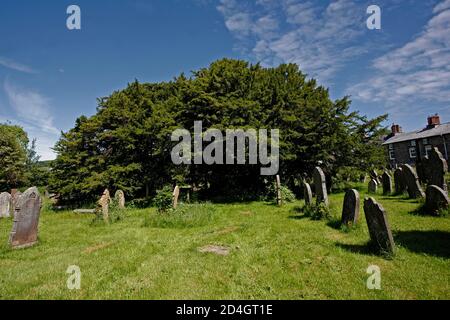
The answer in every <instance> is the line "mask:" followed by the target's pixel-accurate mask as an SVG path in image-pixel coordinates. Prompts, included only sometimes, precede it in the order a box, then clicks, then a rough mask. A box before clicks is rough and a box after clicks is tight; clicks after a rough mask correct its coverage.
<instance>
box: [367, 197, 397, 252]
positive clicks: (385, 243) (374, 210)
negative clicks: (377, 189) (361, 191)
mask: <svg viewBox="0 0 450 320" xmlns="http://www.w3.org/2000/svg"><path fill="white" fill-rule="evenodd" d="M364 213H365V215H366V221H367V227H368V228H369V234H370V239H371V240H372V243H373V244H375V245H376V246H377V248H378V249H380V250H381V251H382V252H387V253H391V254H392V253H394V251H395V244H394V239H393V237H392V232H391V228H390V227H389V223H388V220H387V215H386V211H385V210H384V208H383V207H382V206H381V205H380V204H378V203H377V202H376V201H375V200H374V199H373V198H366V199H365V200H364Z"/></svg>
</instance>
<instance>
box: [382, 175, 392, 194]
mask: <svg viewBox="0 0 450 320" xmlns="http://www.w3.org/2000/svg"><path fill="white" fill-rule="evenodd" d="M381 182H382V185H383V194H385V195H386V194H391V193H392V178H391V175H390V174H389V173H388V172H387V171H385V172H384V173H383V175H382V176H381Z"/></svg>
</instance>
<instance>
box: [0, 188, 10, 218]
mask: <svg viewBox="0 0 450 320" xmlns="http://www.w3.org/2000/svg"><path fill="white" fill-rule="evenodd" d="M10 216H11V195H10V194H9V193H8V192H2V193H0V218H8V217H10Z"/></svg>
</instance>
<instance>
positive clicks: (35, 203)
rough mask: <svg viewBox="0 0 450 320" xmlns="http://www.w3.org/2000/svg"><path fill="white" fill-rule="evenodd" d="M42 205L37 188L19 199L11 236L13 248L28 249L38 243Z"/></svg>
mask: <svg viewBox="0 0 450 320" xmlns="http://www.w3.org/2000/svg"><path fill="white" fill-rule="evenodd" d="M16 196H17V194H16ZM41 204H42V203H41V196H40V194H39V191H38V190H37V188H35V187H33V188H30V189H28V190H27V191H25V193H23V194H22V195H21V196H20V197H19V198H18V199H17V201H16V207H15V212H14V223H13V227H12V230H11V234H10V236H9V243H10V245H11V247H12V248H14V249H19V248H26V247H30V246H32V245H34V244H35V243H36V242H37V240H38V239H37V238H38V227H39V216H40V214H41Z"/></svg>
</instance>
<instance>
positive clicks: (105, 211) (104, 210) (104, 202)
mask: <svg viewBox="0 0 450 320" xmlns="http://www.w3.org/2000/svg"><path fill="white" fill-rule="evenodd" d="M110 202H111V195H110V193H109V190H108V189H105V191H104V192H103V194H102V196H101V197H100V200H98V205H99V206H100V210H101V214H102V216H103V220H104V221H105V222H108V221H109V204H110Z"/></svg>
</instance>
